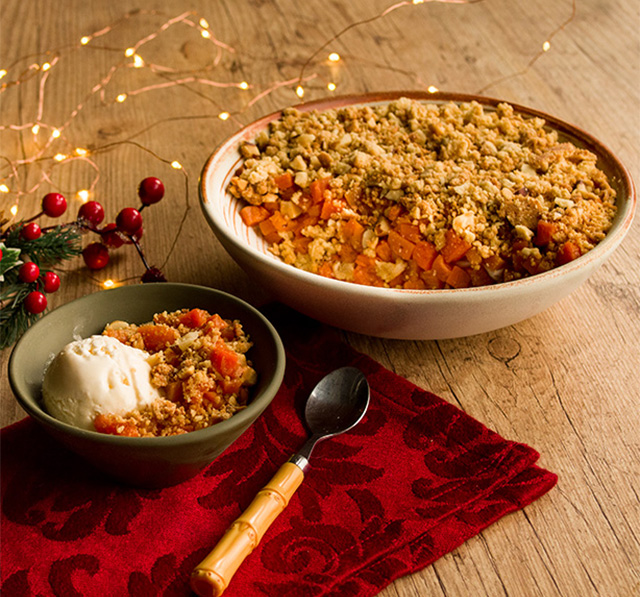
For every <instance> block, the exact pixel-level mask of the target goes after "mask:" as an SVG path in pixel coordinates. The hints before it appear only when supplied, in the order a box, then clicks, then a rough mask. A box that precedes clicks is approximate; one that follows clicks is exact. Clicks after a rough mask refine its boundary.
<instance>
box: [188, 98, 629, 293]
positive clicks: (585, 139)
mask: <svg viewBox="0 0 640 597" xmlns="http://www.w3.org/2000/svg"><path fill="white" fill-rule="evenodd" d="M403 97H406V98H409V99H415V100H419V101H425V102H431V103H440V104H442V103H448V102H451V101H452V102H455V103H464V102H471V101H476V102H478V103H480V104H481V105H482V106H483V107H489V108H493V109H495V108H496V107H497V106H498V105H499V104H502V103H508V104H509V105H510V106H512V107H513V109H514V110H515V111H516V112H518V113H521V114H523V115H525V116H527V117H538V118H543V119H544V120H545V124H546V126H547V127H549V128H552V129H554V130H557V131H558V132H560V133H563V134H565V135H569V136H571V137H573V138H574V139H577V140H580V142H581V143H583V144H585V145H587V146H589V147H590V148H591V149H592V150H593V149H595V150H596V153H597V155H598V156H599V158H600V156H607V159H608V161H609V162H610V163H612V164H613V166H614V168H615V169H617V171H618V172H617V173H616V174H618V175H619V179H620V180H619V185H620V187H621V189H622V190H623V191H624V192H620V193H618V197H617V198H616V203H617V211H616V215H615V219H614V222H613V224H612V226H611V228H610V229H609V231H608V232H607V234H606V236H605V238H604V239H603V240H602V241H600V242H599V243H598V244H597V245H596V246H595V247H594V248H593V249H591V250H590V251H588V252H587V253H585V254H584V255H581V256H580V257H578V258H577V259H575V260H573V261H571V262H569V263H566V264H564V265H561V266H558V267H555V268H553V269H551V270H549V271H547V272H543V273H540V274H535V275H533V276H528V277H526V278H521V279H519V280H512V281H510V282H500V283H498V284H492V285H489V286H476V287H469V288H442V289H423V290H417V289H407V288H380V287H375V286H365V285H360V284H354V283H353V282H347V281H344V280H337V279H333V278H325V277H323V276H320V275H319V274H314V273H311V272H307V271H305V270H301V269H299V268H296V267H295V266H293V265H290V264H287V263H284V262H283V261H281V260H280V259H278V258H277V257H276V256H274V255H270V254H266V253H262V252H260V251H258V250H256V249H254V248H253V247H252V246H250V245H248V244H246V243H244V242H242V241H240V240H239V239H238V238H237V237H236V236H235V235H234V234H232V233H231V232H230V231H229V230H228V229H227V227H226V226H225V225H224V224H222V223H220V222H218V221H217V219H216V218H215V216H214V214H213V213H212V210H211V209H210V207H209V206H210V205H212V198H211V197H210V194H209V193H208V191H207V181H208V177H209V176H208V175H209V172H210V170H211V169H212V168H214V167H215V166H216V165H217V163H218V162H219V161H220V160H221V159H222V158H223V156H225V155H227V154H228V153H229V152H231V153H233V152H234V151H235V152H237V147H238V145H239V142H240V141H241V140H245V139H248V138H253V137H254V136H255V133H256V132H257V131H259V130H262V129H263V128H265V127H266V126H268V125H269V123H270V122H272V121H274V120H277V119H279V118H280V117H281V116H282V114H283V112H284V110H285V109H289V107H287V108H283V109H280V110H276V111H274V112H271V113H269V114H267V115H265V116H262V117H260V118H258V119H256V120H254V121H253V122H251V123H249V124H247V125H245V126H243V127H242V128H240V129H239V130H238V131H236V132H235V133H234V134H233V135H231V136H230V137H227V138H226V139H225V140H224V141H223V142H222V143H220V144H219V145H218V146H217V147H216V148H215V149H214V151H213V152H212V154H211V155H210V156H209V158H208V159H207V161H206V162H205V164H204V166H203V168H202V170H201V173H200V178H199V182H198V191H199V198H200V206H201V208H202V211H203V213H204V215H205V218H206V219H207V221H208V222H209V225H210V226H211V227H212V229H213V230H214V232H215V233H216V235H217V236H219V237H222V238H224V239H225V241H226V242H228V243H230V244H231V245H233V246H234V247H235V248H236V249H237V250H239V251H241V252H242V253H245V254H246V253H248V254H250V255H251V256H252V258H253V259H256V260H257V261H258V262H259V263H260V264H261V265H263V266H265V267H267V268H272V269H275V270H277V271H279V272H282V273H283V275H286V276H289V277H293V278H295V279H297V280H298V281H300V282H302V283H306V284H310V285H322V286H323V287H324V288H332V289H334V290H336V291H341V292H347V293H348V294H352V293H357V294H358V296H359V297H362V298H363V299H364V298H367V299H376V298H377V299H381V298H386V299H388V298H389V297H393V298H394V299H395V300H398V299H399V300H400V301H404V300H409V301H413V300H414V299H415V297H429V300H434V301H441V300H443V301H446V300H450V299H451V297H452V296H455V297H463V296H465V297H469V298H472V297H479V295H481V296H485V295H488V294H489V293H505V292H509V291H511V290H513V289H518V290H519V289H523V288H527V287H528V286H530V285H531V284H539V283H540V281H541V280H551V279H553V278H556V277H558V276H564V275H565V274H567V273H570V272H574V271H576V270H579V269H582V268H583V267H585V266H586V265H587V264H589V263H591V262H593V261H600V260H604V259H605V257H606V256H607V255H609V254H610V253H612V252H613V251H614V250H615V249H616V248H617V246H618V245H619V244H620V243H621V242H622V239H623V238H624V237H625V236H626V234H627V232H628V231H629V228H630V227H631V224H632V221H633V218H634V214H635V210H636V204H637V196H636V188H635V185H634V182H633V179H632V177H631V174H630V172H629V170H628V169H627V167H626V166H625V165H624V164H623V163H622V162H621V161H620V160H619V159H618V157H617V156H616V155H615V154H614V153H613V152H612V151H611V150H610V149H609V148H608V147H607V146H606V145H604V144H603V143H602V142H601V141H599V140H598V139H597V138H595V137H594V136H593V135H591V134H590V133H588V132H586V131H584V130H582V129H581V128H579V127H577V126H575V125H573V124H570V123H568V122H566V121H563V120H561V119H559V118H557V117H555V116H553V115H551V114H548V113H546V112H542V111H540V110H537V109H534V108H529V107H527V106H524V105H521V104H518V103H516V102H512V101H508V100H504V99H497V98H494V97H489V96H481V95H475V94H465V93H457V92H445V91H437V92H433V93H432V92H427V91H385V92H372V93H364V94H349V95H340V96H332V97H326V98H321V99H317V100H313V101H309V102H304V103H300V104H296V105H293V106H290V107H291V108H294V109H297V110H299V111H301V112H310V111H312V110H328V109H339V108H344V107H347V106H351V105H364V104H383V103H388V102H390V101H394V100H397V99H400V98H403ZM238 156H239V154H238ZM239 161H240V158H239V159H238V160H237V161H236V162H235V164H238V163H239ZM228 175H229V171H227V172H226V174H225V178H227V177H228ZM621 195H625V197H621ZM225 196H226V197H228V196H229V194H228V193H225Z"/></svg>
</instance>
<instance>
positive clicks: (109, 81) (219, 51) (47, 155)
mask: <svg viewBox="0 0 640 597" xmlns="http://www.w3.org/2000/svg"><path fill="white" fill-rule="evenodd" d="M426 1H427V0H405V1H398V2H396V3H395V4H391V5H390V6H388V7H387V8H386V9H384V10H383V11H381V12H380V13H379V14H377V15H374V16H373V17H368V18H366V19H362V20H360V21H356V22H352V23H350V24H349V25H347V26H346V27H345V28H344V29H342V30H341V31H339V32H338V33H337V34H336V35H334V36H333V37H331V38H330V39H327V41H326V42H325V43H323V44H322V45H321V46H320V47H319V48H317V50H316V51H315V52H314V53H313V54H311V55H310V56H309V58H308V60H307V61H306V62H305V63H304V64H303V66H302V69H301V71H300V74H299V76H298V77H296V78H293V79H291V80H287V81H284V80H279V81H276V82H272V83H269V84H268V85H265V86H263V88H262V89H258V90H257V91H256V93H254V94H253V97H252V98H250V99H248V100H246V101H243V108H242V109H241V110H238V109H235V107H234V109H233V110H222V111H220V112H219V113H218V114H217V117H218V118H219V119H220V120H222V121H226V120H228V119H230V118H231V117H232V116H231V115H232V114H233V115H234V118H235V116H236V115H237V114H240V113H242V111H244V110H247V109H249V108H250V107H252V106H253V105H254V104H255V103H257V102H258V101H260V100H262V99H263V98H264V97H266V96H267V95H269V94H271V93H273V92H275V91H276V90H278V89H281V88H286V89H287V90H288V92H289V93H291V91H293V92H295V95H296V96H297V97H298V98H300V99H302V98H304V96H305V87H303V85H309V81H311V80H313V79H317V78H319V79H320V80H322V79H323V78H324V75H322V74H321V73H322V71H317V72H312V73H311V74H306V73H305V70H306V69H307V68H308V67H310V65H311V64H314V65H316V67H317V69H320V68H328V67H329V68H330V69H331V75H330V76H331V78H332V79H333V80H329V82H328V83H326V89H327V90H328V91H331V92H333V91H335V90H336V88H337V84H336V82H335V80H336V79H337V74H336V73H337V69H339V68H340V67H339V66H338V65H337V63H339V62H343V61H344V59H343V58H342V56H340V54H338V53H337V52H330V53H327V48H329V47H331V46H332V45H333V46H334V47H335V45H336V41H338V40H339V39H340V38H341V37H342V36H343V35H344V34H345V33H347V32H348V31H350V30H351V29H353V28H354V27H358V26H362V25H367V24H370V23H372V22H374V21H375V20H377V19H381V18H383V17H386V16H387V15H389V14H390V13H392V12H394V11H395V10H397V9H399V8H401V7H404V6H409V5H418V4H423V3H425V2H426ZM428 1H430V2H441V3H445V4H472V3H476V2H482V1H484V0H428ZM567 1H568V2H571V3H572V6H573V11H572V14H571V16H570V17H569V18H568V19H567V20H566V21H565V22H564V23H562V24H561V25H560V26H559V27H557V28H556V29H555V30H554V31H552V32H551V34H550V35H547V40H546V41H545V42H544V43H543V44H542V49H541V50H538V54H536V55H534V56H533V57H532V58H531V60H530V62H529V63H528V65H527V66H526V68H525V69H523V70H522V71H520V72H516V73H513V74H511V75H508V76H506V77H503V79H499V80H498V81H493V82H491V83H489V85H488V86H491V85H495V84H496V83H497V82H500V81H501V80H504V78H509V77H512V76H518V75H521V74H523V73H525V72H526V71H527V70H528V69H529V68H531V66H532V65H533V64H534V63H535V61H536V60H537V59H538V57H539V55H540V54H542V53H543V52H547V51H549V50H550V48H551V41H552V39H553V37H554V36H555V35H556V34H557V33H559V32H560V31H562V30H563V29H564V28H565V27H566V26H567V25H568V23H570V22H571V21H572V20H573V18H574V17H575V12H576V0H567ZM161 14H162V13H160V12H159V11H155V10H145V9H142V10H139V11H132V12H130V13H127V14H126V15H125V16H124V17H123V18H120V19H118V21H116V23H114V24H112V25H107V26H105V27H103V28H102V29H100V30H98V31H94V32H93V33H91V34H89V35H85V36H83V37H81V38H80V40H79V46H78V45H76V46H75V48H74V46H71V51H73V49H79V47H80V46H86V45H87V44H89V43H90V42H91V41H92V40H94V39H96V38H98V37H101V36H104V35H107V34H108V33H110V32H112V31H114V30H115V29H116V27H117V26H119V25H120V24H121V23H123V22H125V21H126V20H128V19H134V18H135V19H137V18H141V17H142V16H143V15H161ZM177 24H181V25H184V26H187V27H191V28H193V30H194V34H195V35H198V34H199V35H201V36H202V37H203V38H204V39H207V40H209V43H212V44H213V45H214V46H215V52H216V54H215V55H214V57H213V60H212V62H211V63H210V64H208V65H207V66H206V67H202V68H201V69H200V70H199V72H198V73H196V74H193V73H189V75H192V76H184V75H183V74H182V73H184V71H183V68H182V66H181V65H180V66H179V67H178V66H176V67H171V66H170V65H169V66H167V65H160V64H154V63H153V62H152V60H153V59H152V56H151V54H149V55H146V54H147V52H145V55H146V60H145V59H143V58H142V57H141V56H140V55H139V54H138V51H139V50H140V48H141V46H143V45H144V44H146V43H148V42H150V41H151V40H153V39H156V38H158V37H159V36H160V35H161V34H164V33H165V32H166V31H167V30H168V29H169V28H170V27H172V26H173V25H177ZM129 44H131V45H129V46H128V47H126V48H124V47H123V48H122V49H120V50H119V52H124V55H125V57H126V58H130V59H131V61H119V62H118V63H116V64H113V65H112V66H111V68H110V69H109V70H108V71H107V73H106V74H105V75H104V76H103V78H102V79H101V80H100V81H98V82H97V83H96V84H93V87H92V88H91V89H90V94H89V98H91V97H97V98H99V99H100V100H102V101H103V102H104V101H105V98H107V97H111V98H113V97H115V101H116V102H117V103H122V102H124V101H125V100H127V99H128V98H129V97H133V96H135V95H138V94H140V93H143V92H147V91H155V90H159V89H163V88H167V87H183V88H186V89H188V90H189V91H193V89H190V88H189V87H187V86H188V85H189V84H197V85H202V86H207V87H208V88H212V87H213V88H214V89H225V88H239V89H242V90H248V89H255V88H256V86H255V85H252V84H250V82H249V81H246V80H243V81H241V82H240V83H233V82H232V83H229V82H226V81H224V82H222V81H215V80H214V79H213V78H212V77H211V76H210V75H209V72H208V71H209V70H211V69H213V68H216V67H217V66H218V65H220V64H222V62H221V60H222V56H223V52H229V53H234V52H236V50H235V49H234V48H233V47H230V46H228V45H226V44H225V43H224V42H222V41H221V40H219V39H217V38H216V37H215V35H214V34H213V33H212V31H211V30H210V27H209V23H208V22H207V21H206V19H204V18H198V16H196V15H195V14H194V13H193V11H189V12H185V13H183V14H180V15H178V16H175V17H172V18H170V19H168V20H165V21H164V22H163V23H162V25H160V26H159V27H158V28H157V29H156V30H155V31H153V32H152V33H150V34H148V35H146V37H144V38H141V39H139V40H138V41H136V42H135V43H132V42H131V41H130V42H129ZM114 45H115V44H111V45H109V44H107V45H105V46H103V47H96V50H103V51H108V52H111V51H113V48H114ZM67 47H68V46H67ZM65 49H66V47H65ZM43 56H44V57H46V58H48V59H49V61H46V62H43V63H42V64H41V65H40V64H38V63H37V62H33V63H31V64H30V65H29V66H28V72H27V71H25V70H24V67H22V70H20V71H19V74H18V75H16V76H15V77H14V78H13V80H12V81H10V82H9V83H7V84H3V85H2V87H0V93H1V92H4V91H6V90H7V89H10V88H11V87H15V86H17V85H19V84H22V83H27V81H29V80H30V79H31V80H35V81H39V91H38V103H37V114H36V115H35V116H34V118H33V120H32V121H31V122H28V123H24V124H9V125H1V124H0V132H2V131H5V130H14V131H21V130H25V129H26V130H29V129H30V130H31V132H32V133H33V135H34V136H35V135H38V134H39V132H40V130H41V129H42V127H45V129H46V130H47V131H50V138H49V140H48V141H46V142H44V143H40V144H38V145H37V147H36V149H35V150H34V151H33V152H32V153H31V154H30V155H28V156H27V157H26V158H22V159H16V160H14V161H11V160H10V159H7V160H6V162H7V164H8V168H9V169H10V173H9V174H8V175H6V176H4V178H5V180H6V181H7V182H8V183H9V185H12V182H11V181H12V180H14V179H15V180H16V181H20V180H21V179H22V176H21V173H19V168H23V167H26V166H28V165H29V164H35V163H40V164H45V163H46V161H43V160H53V161H54V162H57V163H61V162H65V161H69V162H71V161H73V160H74V158H76V157H77V158H82V159H83V162H85V163H87V164H88V165H89V166H90V167H92V168H93V169H94V170H95V173H96V174H95V177H94V180H93V181H92V182H91V183H90V184H87V185H86V186H87V188H85V189H81V190H79V191H77V192H76V193H75V197H76V198H77V200H78V201H82V202H86V201H88V200H89V198H90V197H91V196H92V195H93V192H92V190H93V189H94V188H95V185H96V183H97V181H98V178H99V173H100V169H99V166H98V164H97V163H96V162H95V161H94V159H95V158H94V157H93V156H94V155H95V154H97V153H100V151H106V150H107V149H113V148H115V147H117V146H119V145H122V144H124V143H132V141H131V139H133V138H134V137H135V136H136V135H137V134H139V133H132V134H131V136H130V137H128V138H127V139H125V140H124V141H115V142H113V143H109V144H106V145H105V146H104V148H103V149H100V148H96V147H95V146H92V150H91V152H89V150H87V149H85V148H84V147H81V146H79V147H74V145H71V144H70V143H68V142H67V141H68V139H71V138H72V130H70V127H71V126H72V124H73V120H74V119H75V118H76V116H77V115H78V114H79V113H80V112H81V111H82V110H83V109H84V107H85V105H89V102H88V98H87V99H86V100H83V103H80V104H78V105H77V106H75V108H74V109H73V110H72V111H71V112H70V114H69V116H68V118H67V119H66V120H64V121H63V122H62V123H61V124H60V126H59V128H55V127H52V126H51V125H49V124H48V123H46V122H44V121H43V114H45V113H46V110H45V98H46V93H45V88H46V83H47V78H49V79H52V78H53V77H54V76H55V75H53V74H52V73H53V70H55V69H53V66H54V65H56V63H57V62H58V61H59V60H60V59H61V57H66V54H65V53H60V52H59V51H46V52H44V53H43ZM120 56H122V54H121V53H120ZM322 56H325V57H326V58H325V59H324V60H323V59H322ZM52 57H53V58H52ZM317 57H319V58H318V59H317ZM32 59H33V58H32ZM20 60H22V61H23V63H25V62H26V61H27V60H29V58H28V57H24V58H22V59H19V60H18V61H16V62H15V64H18V63H19V62H20ZM327 61H328V63H329V65H327ZM122 67H134V68H142V67H146V68H147V69H148V72H151V73H155V74H156V75H158V76H159V77H163V79H162V82H161V83H159V84H153V85H148V86H146V87H139V88H133V89H131V88H128V89H127V90H126V92H125V91H121V92H120V93H118V90H117V89H112V88H111V87H112V86H115V84H116V81H117V80H118V78H117V77H116V76H115V75H116V73H117V72H118V70H119V69H120V68H122ZM221 68H223V67H221ZM52 69H53V70H52ZM10 70H11V71H12V74H13V67H11V69H10ZM398 72H402V73H403V74H406V75H411V74H412V73H408V72H407V73H404V72H403V71H400V70H398ZM8 74H9V72H8V70H7V69H4V68H3V69H0V79H2V78H4V77H6V76H7V75H8ZM413 74H414V76H415V80H416V81H417V82H419V83H420V85H421V86H422V87H423V88H426V89H427V90H428V92H429V93H436V92H438V91H439V90H438V88H437V87H436V86H435V85H429V86H428V87H425V85H424V84H423V83H422V82H421V81H420V79H419V77H418V76H417V75H415V73H413ZM172 75H177V76H172ZM324 80H325V81H326V80H327V79H326V78H324ZM310 88H311V87H310ZM318 88H319V87H316V88H315V89H316V90H317V89H318ZM485 89H486V87H485ZM481 91H482V90H480V91H477V92H476V93H481ZM197 93H199V92H197ZM203 97H204V96H203ZM207 99H209V98H207ZM112 101H113V100H112ZM211 101H214V100H213V99H211ZM215 104H216V105H220V103H219V101H218V99H216V100H215ZM225 107H227V106H225ZM195 117H196V118H212V117H213V118H215V117H216V113H215V111H214V112H213V114H211V113H209V114H207V115H202V116H195ZM180 118H183V116H174V117H170V118H167V119H165V120H164V121H166V122H169V121H171V120H178V119H180ZM184 118H193V116H185V117H184ZM161 122H163V121H158V122H155V123H153V124H152V125H151V126H155V125H157V124H160V123H161ZM240 124H242V123H240ZM144 130H146V129H144ZM62 131H65V139H61V140H60V141H59V142H57V143H56V144H55V148H56V149H57V150H59V151H58V152H57V153H54V152H53V151H52V150H51V147H52V146H53V144H52V141H53V140H56V139H59V138H60V137H61V136H62ZM65 142H67V144H66V146H64V145H63V144H64V143H65ZM33 145H36V144H35V143H34V144H33ZM138 147H140V148H142V149H145V148H144V147H142V146H141V145H138ZM145 151H149V150H146V149H145ZM150 153H152V152H150ZM52 154H53V155H52ZM154 155H155V154H154ZM155 157H157V158H158V159H161V160H162V161H163V162H165V163H166V164H170V165H171V167H172V168H174V169H176V170H181V171H182V172H183V174H184V176H185V177H186V176H187V173H186V172H184V169H183V166H182V165H181V164H180V162H178V161H172V162H169V161H168V160H165V159H162V158H159V156H155ZM49 164H50V166H49V167H50V168H52V167H53V166H54V165H56V164H51V163H50V162H49ZM4 167H6V166H3V168H4ZM38 168H39V169H40V166H38ZM24 179H25V180H27V179H28V177H27V176H25V177H24ZM48 183H51V177H50V171H49V170H47V169H46V167H45V168H43V169H41V178H40V180H39V181H37V182H35V183H33V184H31V186H30V188H23V187H22V184H21V183H19V182H17V183H16V185H12V186H14V190H10V188H9V186H8V185H7V184H2V185H0V192H2V193H13V194H15V195H16V196H17V198H18V199H19V198H20V197H21V196H24V195H32V194H33V193H34V192H35V191H36V190H37V189H38V188H39V187H40V186H41V185H43V184H48ZM10 212H11V214H12V215H13V216H16V215H17V213H18V202H16V203H15V204H14V205H13V206H12V207H11V210H10ZM107 282H109V281H107ZM111 282H112V283H113V281H111ZM105 284H106V282H105Z"/></svg>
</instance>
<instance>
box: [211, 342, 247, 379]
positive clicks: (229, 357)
mask: <svg viewBox="0 0 640 597" xmlns="http://www.w3.org/2000/svg"><path fill="white" fill-rule="evenodd" d="M209 359H210V360H211V364H212V365H213V368H214V369H215V370H216V371H218V373H220V375H222V376H229V377H231V378H234V377H238V376H239V375H240V374H241V373H242V370H243V369H244V363H243V359H241V357H240V355H239V354H238V353H237V352H234V351H233V350H230V349H228V348H227V347H226V346H225V345H224V344H219V345H217V346H215V347H214V348H213V350H212V351H211V353H210V355H209Z"/></svg>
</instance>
